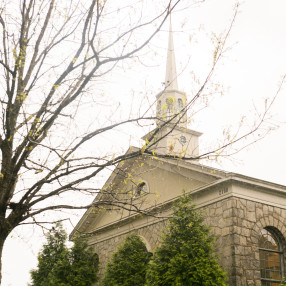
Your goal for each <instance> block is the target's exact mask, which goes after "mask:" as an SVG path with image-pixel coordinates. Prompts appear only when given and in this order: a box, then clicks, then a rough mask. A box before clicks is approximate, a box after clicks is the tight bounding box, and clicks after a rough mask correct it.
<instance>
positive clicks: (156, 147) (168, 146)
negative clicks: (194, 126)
mask: <svg viewBox="0 0 286 286" xmlns="http://www.w3.org/2000/svg"><path fill="white" fill-rule="evenodd" d="M156 104H157V107H156V117H157V120H156V125H157V127H156V129H154V130H153V131H151V132H149V133H148V134H146V135H145V136H144V137H142V139H143V140H145V142H147V145H148V146H149V147H150V149H151V150H152V151H154V152H155V153H158V154H162V155H174V156H179V157H197V156H198V155H199V140H198V138H199V136H201V135H202V133H200V132H197V131H194V130H190V129H188V128H187V108H188V107H187V97H186V94H185V93H184V92H182V91H179V88H178V75H177V69H176V59H175V51H174V41H173V31H172V24H171V18H170V28H169V40H168V51H167V61H166V75H165V82H164V90H163V91H161V92H160V93H159V94H157V96H156Z"/></svg>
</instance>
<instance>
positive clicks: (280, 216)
mask: <svg viewBox="0 0 286 286" xmlns="http://www.w3.org/2000/svg"><path fill="white" fill-rule="evenodd" d="M201 211H202V212H203V215H204V217H205V223H206V225H208V226H210V227H211V230H212V233H213V234H214V235H215V236H216V244H215V247H216V252H217V255H218V258H219V262H220V264H221V265H222V267H223V268H224V269H225V270H226V272H227V275H228V283H229V285H230V286H245V285H249V286H261V281H260V265H259V249H258V239H259V237H260V231H261V229H263V228H265V227H271V228H273V230H274V231H277V234H278V235H280V241H282V243H283V249H284V257H286V252H285V250H286V244H285V239H284V238H285V237H286V227H285V225H286V210H285V209H281V208H278V207H273V206H270V205H266V204H261V203H258V202H253V201H249V200H246V199H241V198H236V197H229V198H227V199H224V200H221V201H218V202H216V203H213V204H210V205H208V206H205V207H203V208H202V209H201ZM165 225H166V222H164V221H160V222H157V223H152V224H150V225H148V226H145V227H142V228H140V229H136V230H132V228H130V229H131V231H132V232H135V233H137V234H138V235H140V236H141V237H142V238H143V240H144V241H145V242H146V246H147V249H148V250H149V251H150V252H153V251H154V249H155V247H156V246H157V245H159V243H160V236H161V232H162V230H163V229H164V227H165ZM127 235H128V233H125V234H122V235H118V236H116V237H113V238H110V239H107V240H105V241H102V242H99V243H97V244H96V245H95V246H94V247H95V252H96V253H97V254H98V255H99V259H100V263H101V271H100V273H101V274H102V273H103V271H104V268H105V266H106V263H107V261H108V259H109V258H110V256H111V254H112V253H113V252H115V251H116V248H117V246H118V245H120V244H121V243H122V242H123V240H124V239H125V237H126V236H127ZM284 265H286V264H285V261H284ZM284 269H286V267H284Z"/></svg>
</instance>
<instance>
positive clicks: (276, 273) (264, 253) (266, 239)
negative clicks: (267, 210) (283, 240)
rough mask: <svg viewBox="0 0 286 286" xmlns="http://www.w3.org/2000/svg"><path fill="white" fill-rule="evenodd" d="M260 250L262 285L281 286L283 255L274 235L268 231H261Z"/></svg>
mask: <svg viewBox="0 0 286 286" xmlns="http://www.w3.org/2000/svg"><path fill="white" fill-rule="evenodd" d="M259 248H260V249H259V260H260V274H261V279H262V281H261V285H262V286H268V285H269V286H275V285H277V286H278V285H280V282H279V281H281V279H282V272H281V261H282V253H281V251H279V244H278V243H277V241H276V240H275V238H274V237H273V236H272V234H271V233H270V232H269V231H267V230H266V229H263V230H262V231H261V237H260V239H259ZM271 280H272V281H271ZM273 280H274V281H273Z"/></svg>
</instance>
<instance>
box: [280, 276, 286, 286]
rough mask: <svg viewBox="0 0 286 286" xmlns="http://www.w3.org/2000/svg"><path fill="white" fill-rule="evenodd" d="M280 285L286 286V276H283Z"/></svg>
mask: <svg viewBox="0 0 286 286" xmlns="http://www.w3.org/2000/svg"><path fill="white" fill-rule="evenodd" d="M280 286H286V277H284V278H283V280H282V282H281V284H280Z"/></svg>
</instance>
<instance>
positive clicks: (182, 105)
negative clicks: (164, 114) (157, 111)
mask: <svg viewBox="0 0 286 286" xmlns="http://www.w3.org/2000/svg"><path fill="white" fill-rule="evenodd" d="M183 108H184V104H183V100H182V99H181V98H178V112H180V111H181V110H182V109H183Z"/></svg>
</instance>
